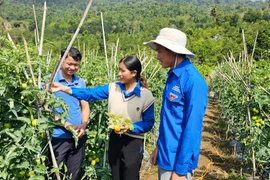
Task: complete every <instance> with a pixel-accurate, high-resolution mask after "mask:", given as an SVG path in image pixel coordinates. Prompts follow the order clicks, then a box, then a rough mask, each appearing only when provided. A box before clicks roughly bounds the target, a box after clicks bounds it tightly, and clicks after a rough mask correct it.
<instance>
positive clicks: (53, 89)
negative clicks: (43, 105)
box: [50, 82, 67, 92]
mask: <svg viewBox="0 0 270 180" xmlns="http://www.w3.org/2000/svg"><path fill="white" fill-rule="evenodd" d="M65 88H67V87H66V86H64V85H63V84H61V83H58V82H53V83H52V84H51V89H50V92H58V91H63V89H65Z"/></svg>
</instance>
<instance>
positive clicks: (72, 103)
mask: <svg viewBox="0 0 270 180" xmlns="http://www.w3.org/2000/svg"><path fill="white" fill-rule="evenodd" d="M55 82H59V83H61V84H63V85H65V86H68V87H71V88H85V87H86V85H85V82H84V81H83V79H81V78H80V77H78V76H76V75H75V74H74V75H73V77H72V80H71V82H70V83H68V82H67V81H66V80H65V78H64V77H63V75H62V72H61V70H60V71H59V72H58V74H57V75H56V77H55ZM54 94H55V95H56V96H60V97H62V98H63V99H64V101H65V103H66V105H67V106H69V107H68V113H69V116H68V117H66V120H67V121H68V122H70V123H72V124H76V125H80V124H82V112H81V103H80V100H78V99H77V98H75V97H73V96H71V95H68V94H66V93H64V92H55V93H54ZM55 111H56V113H57V112H62V111H63V110H62V108H56V109H55ZM52 136H53V137H56V138H72V134H71V133H70V132H69V131H68V130H66V129H65V128H62V127H55V128H54V131H53V134H52Z"/></svg>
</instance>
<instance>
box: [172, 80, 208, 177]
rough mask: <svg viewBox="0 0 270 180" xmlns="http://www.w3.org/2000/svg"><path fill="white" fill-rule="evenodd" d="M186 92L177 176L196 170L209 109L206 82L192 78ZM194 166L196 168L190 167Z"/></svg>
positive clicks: (177, 159) (177, 155)
mask: <svg viewBox="0 0 270 180" xmlns="http://www.w3.org/2000/svg"><path fill="white" fill-rule="evenodd" d="M186 89H187V91H186V92H184V98H185V109H186V113H185V114H184V119H183V121H184V123H183V124H182V129H183V132H182V135H181V139H180V140H179V142H181V143H179V147H178V149H177V154H176V158H175V164H174V171H175V172H176V173H177V174H183V175H184V174H187V173H188V172H190V171H191V170H192V169H195V168H196V167H197V164H198V160H199V154H200V144H201V136H202V125H203V118H204V114H205V110H206V107H207V101H208V99H207V92H208V87H207V84H206V83H205V81H204V80H202V79H198V78H190V80H189V81H188V82H187V84H186ZM191 164H193V165H194V166H196V167H190V165H191Z"/></svg>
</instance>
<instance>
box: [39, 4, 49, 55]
mask: <svg viewBox="0 0 270 180" xmlns="http://www.w3.org/2000/svg"><path fill="white" fill-rule="evenodd" d="M46 11H47V7H46V1H44V11H43V21H42V28H41V37H40V47H39V53H38V55H39V56H41V55H42V49H43V39H44V29H45V21H46Z"/></svg>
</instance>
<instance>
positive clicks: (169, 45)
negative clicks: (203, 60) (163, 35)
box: [143, 39, 195, 58]
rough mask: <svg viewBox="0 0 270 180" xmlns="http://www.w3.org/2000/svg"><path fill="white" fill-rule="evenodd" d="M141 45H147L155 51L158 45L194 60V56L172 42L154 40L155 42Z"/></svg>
mask: <svg viewBox="0 0 270 180" xmlns="http://www.w3.org/2000/svg"><path fill="white" fill-rule="evenodd" d="M143 44H145V45H148V46H149V47H151V48H152V49H153V50H155V51H157V45H156V44H159V45H161V46H163V47H165V48H167V49H169V50H171V51H173V52H175V53H177V54H185V55H187V56H189V57H191V58H194V56H195V55H194V54H193V53H192V52H190V51H189V50H188V49H187V48H185V47H183V46H180V45H179V44H174V43H172V42H168V41H166V40H163V39H156V40H151V41H148V42H144V43H143Z"/></svg>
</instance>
